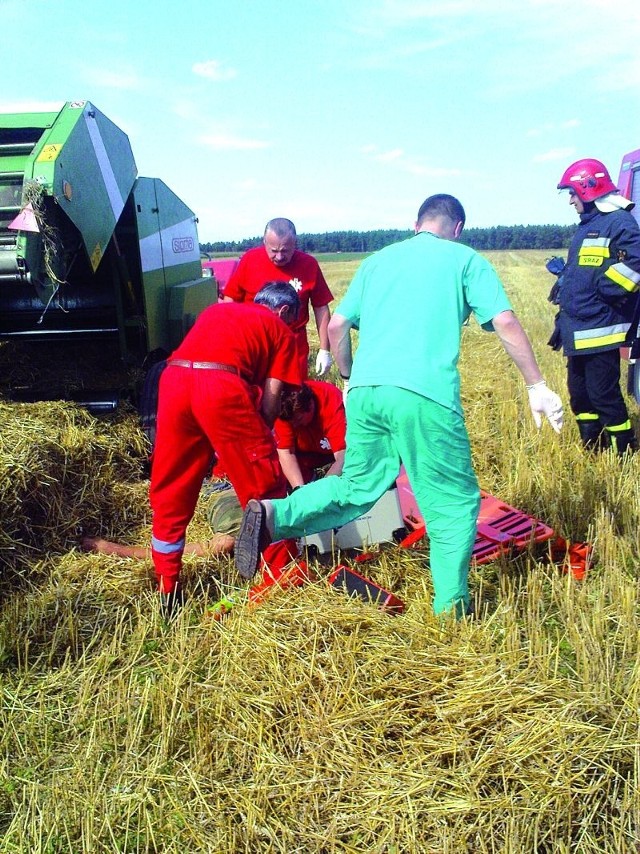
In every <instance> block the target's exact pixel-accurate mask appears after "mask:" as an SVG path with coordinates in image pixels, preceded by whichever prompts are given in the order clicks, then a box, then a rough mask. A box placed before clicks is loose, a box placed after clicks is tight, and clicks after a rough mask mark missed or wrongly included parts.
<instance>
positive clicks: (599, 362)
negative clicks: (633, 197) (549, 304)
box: [556, 158, 640, 454]
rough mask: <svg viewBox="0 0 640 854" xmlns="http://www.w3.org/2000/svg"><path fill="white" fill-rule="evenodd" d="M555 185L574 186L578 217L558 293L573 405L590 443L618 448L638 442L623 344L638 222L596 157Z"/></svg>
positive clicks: (639, 251) (637, 270)
mask: <svg viewBox="0 0 640 854" xmlns="http://www.w3.org/2000/svg"><path fill="white" fill-rule="evenodd" d="M558 189H559V190H568V191H569V204H571V205H573V207H574V208H575V209H576V213H577V214H578V215H579V217H580V224H579V226H578V229H577V231H576V233H575V236H574V237H573V240H572V242H571V246H570V248H569V254H568V258H567V264H566V266H565V268H564V270H563V272H562V277H561V279H560V280H559V281H560V288H559V290H558V294H557V296H556V302H557V303H558V305H559V306H560V311H559V314H558V317H557V323H556V326H557V330H558V332H559V335H560V339H561V343H562V347H563V351H564V355H565V356H566V357H567V385H568V389H569V397H570V406H571V411H572V412H573V413H574V415H575V418H576V421H577V424H578V430H579V431H580V438H581V440H582V443H583V445H584V446H585V447H587V448H602V447H605V446H607V445H610V446H611V447H612V448H613V449H614V450H615V451H616V452H617V453H619V454H621V453H623V452H624V451H626V450H630V451H631V450H635V448H636V446H637V443H636V438H635V435H634V431H633V428H632V426H631V422H630V420H629V414H628V412H627V407H626V405H625V402H624V398H623V396H622V392H621V390H620V346H621V345H623V344H624V342H625V338H626V337H627V333H628V331H629V328H630V326H631V323H632V320H633V315H634V310H635V308H636V302H637V299H638V295H637V294H638V286H639V284H640V228H638V224H637V222H636V221H635V219H634V218H633V216H632V215H631V213H629V211H630V210H631V209H632V208H633V203H632V202H630V201H629V199H625V198H624V197H623V196H621V195H620V194H619V193H618V189H617V187H616V186H615V184H614V183H613V181H612V180H611V178H610V176H609V172H608V171H607V169H606V167H605V166H604V164H603V163H601V162H600V161H599V160H593V159H591V158H586V159H584V160H578V161H576V162H575V163H572V164H571V166H569V167H568V168H567V169H566V170H565V172H564V174H563V175H562V177H561V179H560V181H559V182H558Z"/></svg>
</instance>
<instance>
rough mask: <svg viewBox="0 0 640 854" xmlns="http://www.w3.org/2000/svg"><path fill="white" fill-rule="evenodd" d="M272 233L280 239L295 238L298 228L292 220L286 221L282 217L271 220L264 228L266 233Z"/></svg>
mask: <svg viewBox="0 0 640 854" xmlns="http://www.w3.org/2000/svg"><path fill="white" fill-rule="evenodd" d="M268 231H272V232H273V233H274V234H276V235H277V236H278V237H295V236H296V227H295V225H294V224H293V223H292V222H291V220H290V219H285V218H284V217H282V216H279V217H276V218H275V219H270V220H269V222H268V223H267V224H266V225H265V227H264V233H265V234H266V233H267V232H268Z"/></svg>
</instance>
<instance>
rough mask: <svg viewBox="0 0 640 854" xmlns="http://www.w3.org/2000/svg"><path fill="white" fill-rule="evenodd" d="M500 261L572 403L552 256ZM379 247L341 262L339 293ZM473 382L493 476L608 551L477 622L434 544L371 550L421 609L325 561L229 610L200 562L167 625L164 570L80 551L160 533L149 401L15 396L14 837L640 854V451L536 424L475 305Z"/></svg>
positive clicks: (7, 611) (525, 582) (28, 847)
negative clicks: (120, 403)
mask: <svg viewBox="0 0 640 854" xmlns="http://www.w3.org/2000/svg"><path fill="white" fill-rule="evenodd" d="M487 254H488V256H489V257H490V260H491V261H492V262H493V263H494V264H495V266H496V267H497V269H498V270H499V272H500V275H501V276H502V278H503V280H504V282H505V284H506V286H507V289H508V292H509V294H510V296H511V298H512V301H513V303H514V307H515V308H516V311H517V313H518V315H519V316H520V318H521V320H522V322H523V324H524V326H525V328H526V329H527V331H528V332H529V334H530V336H531V338H532V341H533V342H534V347H535V349H536V352H537V354H538V356H539V361H540V364H541V366H542V370H543V373H544V375H545V376H546V378H547V380H548V382H549V384H550V385H551V386H552V387H553V388H554V389H556V390H557V391H559V392H561V393H562V395H563V397H564V398H565V400H566V392H565V377H564V365H563V359H562V358H561V356H559V354H557V353H553V352H552V351H551V350H550V349H549V348H547V347H546V346H545V341H546V339H547V338H548V335H549V333H550V330H551V324H552V317H553V311H552V308H551V307H550V306H549V305H548V303H547V302H546V294H547V291H548V289H549V287H550V285H551V281H550V278H551V277H550V276H549V274H548V273H546V271H545V270H544V259H545V257H546V254H547V253H544V252H496V253H487ZM549 254H550V253H549ZM356 266H357V262H356V261H349V260H346V259H344V258H340V260H336V261H332V262H324V263H323V268H324V270H325V274H326V276H327V279H328V281H329V283H330V285H331V287H332V289H333V290H334V292H335V293H336V294H337V295H339V294H341V293H342V292H343V291H344V289H345V288H346V286H347V284H348V281H349V280H350V278H351V276H352V274H353V272H354V270H355V268H356ZM312 338H313V329H312ZM312 349H313V346H312ZM334 370H335V369H334ZM461 373H462V380H463V399H464V403H465V408H466V412H467V424H468V428H469V433H470V437H471V441H472V449H473V456H474V462H475V466H476V469H477V472H478V476H479V480H480V483H481V486H482V487H483V488H484V489H486V490H488V491H489V492H491V493H493V494H495V495H498V496H500V498H502V499H503V500H504V501H506V502H508V503H510V504H512V505H514V506H516V507H518V508H520V509H521V510H523V511H525V512H527V513H530V514H532V515H535V516H537V517H538V518H540V519H542V520H543V521H545V522H546V523H547V524H548V525H550V526H552V527H553V528H554V530H556V532H557V533H558V534H560V535H562V536H563V537H565V538H568V539H570V540H572V541H583V540H588V541H589V542H591V543H592V544H593V546H594V555H595V560H594V565H593V567H592V569H591V570H590V572H589V573H588V575H587V577H586V579H585V580H584V581H583V582H578V581H576V580H575V579H574V578H573V576H572V575H571V574H565V573H563V572H562V570H561V568H560V567H559V566H557V565H556V564H554V563H552V562H550V561H549V560H548V555H547V554H546V552H545V550H544V548H542V547H538V548H537V549H533V550H530V551H528V552H525V553H523V554H522V555H520V556H518V557H516V558H513V559H507V558H503V559H501V560H500V561H498V562H496V563H493V564H488V565H484V566H480V567H477V568H475V569H473V570H472V572H471V584H472V589H473V590H474V593H475V596H476V602H477V606H478V610H479V613H480V616H481V619H478V620H476V621H474V622H461V623H455V622H453V621H444V622H442V621H439V620H437V619H435V618H434V617H433V615H432V613H431V609H430V600H431V595H432V591H431V582H430V577H429V571H428V547H426V546H425V547H423V548H420V549H418V550H415V551H403V550H399V549H394V548H391V547H388V548H385V549H383V550H382V551H381V552H380V553H379V555H378V557H377V559H376V560H375V561H373V562H372V563H370V564H367V570H366V572H367V574H368V575H369V576H370V577H372V578H374V579H375V580H376V581H378V582H379V583H380V584H382V585H383V586H386V587H388V588H390V589H393V590H394V592H396V593H397V594H398V595H399V596H400V597H401V598H402V599H403V600H404V601H405V602H406V603H407V610H406V613H405V614H404V615H402V616H400V617H388V616H386V615H385V614H383V613H381V612H379V611H377V610H376V609H374V608H371V607H369V606H367V605H366V604H364V603H360V602H357V601H351V600H348V599H346V598H344V597H343V596H341V595H340V594H338V593H336V592H334V591H331V590H329V589H328V588H327V586H326V584H325V583H324V581H323V580H322V579H323V576H324V575H325V574H326V571H327V568H326V567H325V566H321V565H317V566H316V570H317V571H318V574H319V576H320V580H319V581H318V582H316V583H314V584H310V585H307V586H305V587H303V588H300V589H296V590H292V591H282V592H276V593H274V594H273V595H272V596H271V597H270V598H268V599H267V600H266V602H265V603H264V604H262V605H261V606H260V607H257V608H253V609H249V608H247V607H245V606H243V605H239V606H237V607H236V608H235V609H234V610H233V611H232V612H231V614H229V615H228V616H227V617H226V618H225V619H224V620H223V621H220V622H217V621H214V620H212V619H211V618H210V616H208V608H209V606H210V605H211V603H212V602H213V601H215V600H216V599H217V598H219V596H220V595H221V593H227V594H229V593H231V594H234V593H235V594H236V596H238V597H239V598H241V597H242V593H243V591H242V588H241V587H240V586H239V583H238V578H237V576H236V574H235V572H234V570H233V567H232V564H231V561H230V560H229V559H228V558H219V559H217V560H216V559H209V560H204V559H196V558H190V559H188V560H187V561H186V566H185V580H186V585H187V588H188V593H189V599H188V602H187V605H186V607H185V608H184V610H183V612H182V613H181V614H180V616H179V618H178V619H177V621H176V622H175V623H174V624H172V625H171V626H167V625H166V624H164V623H163V621H162V620H161V618H160V616H159V614H158V610H157V603H156V600H155V595H154V593H153V590H152V584H151V580H150V570H151V567H150V565H149V564H148V563H145V562H135V561H131V560H126V559H119V558H114V557H111V556H105V555H95V554H91V555H90V554H84V553H82V552H80V551H79V550H78V548H77V532H78V529H79V528H83V529H85V530H86V529H87V528H91V529H92V530H89V531H87V532H88V533H102V534H107V535H111V536H118V537H120V538H121V539H127V540H128V541H129V542H143V541H145V540H147V539H148V537H149V514H148V508H147V506H146V483H145V481H144V465H143V463H144V443H142V442H141V441H140V437H139V433H138V428H137V425H136V423H135V417H134V415H133V413H131V412H129V413H127V412H126V411H125V412H123V413H122V414H120V415H119V416H117V417H116V418H114V419H113V420H111V421H110V420H108V419H107V420H106V421H105V420H102V421H96V420H95V419H92V418H91V417H90V416H87V415H85V414H84V413H82V412H78V411H77V410H76V409H75V408H74V407H72V406H70V405H68V404H66V405H60V404H58V405H56V404H46V405H38V407H27V408H24V407H18V405H14V404H12V405H9V404H5V405H3V407H2V413H1V414H2V418H3V432H2V434H1V437H0V438H1V441H2V444H1V445H0V451H1V455H0V460H1V462H2V466H1V467H0V490H2V491H1V492H0V499H1V501H2V504H3V508H4V511H5V512H4V513H3V517H2V518H3V521H2V528H1V531H2V538H1V539H0V558H1V560H2V579H3V586H2V590H1V597H2V610H1V612H0V668H1V677H0V678H1V681H0V691H1V705H0V746H1V750H0V850H2V852H7V854H14V852H15V853H16V854H18V852H19V854H23V852H25V853H26V852H38V854H58V852H60V854H62V852H74V854H75V852H83V854H84V852H87V853H88V852H91V854H93V852H163V854H164V852H185V851H189V852H191V851H203V852H236V851H238V852H286V853H287V854H291V852H305V854H306V852H323V854H324V852H327V854H329V852H332V853H333V852H344V854H353V853H354V852H380V854H383V852H384V854H392V853H393V854H400V852H411V853H412V852H419V854H422V852H451V854H458V852H491V854H494V852H513V854H516V852H517V853H518V854H520V852H614V851H615V852H636V851H637V850H638V845H640V794H639V791H640V787H639V785H638V782H639V779H638V778H639V772H640V748H639V730H640V716H639V711H638V710H639V708H640V666H639V664H638V661H639V652H640V650H639V645H640V633H639V631H638V625H639V622H638V612H639V607H638V569H637V567H638V554H639V551H640V542H639V534H638V531H640V496H639V494H638V483H639V478H638V474H639V472H638V467H639V465H640V462H639V458H637V457H635V458H632V459H627V460H625V461H624V462H620V461H619V460H617V459H615V458H613V457H612V456H611V455H609V454H604V455H602V456H600V457H591V456H585V455H584V454H583V452H582V451H581V449H580V448H579V444H578V436H577V430H576V428H575V425H574V424H573V423H571V420H570V419H568V422H567V425H566V428H565V431H564V432H563V433H562V435H561V436H560V437H557V436H556V435H555V434H554V433H553V432H552V431H551V429H550V428H548V429H543V430H541V431H540V432H537V431H536V430H535V427H534V425H533V423H532V420H531V417H530V415H529V413H528V411H527V410H528V407H527V404H526V393H525V392H524V389H523V384H522V381H521V379H520V377H519V375H518V374H517V371H515V369H514V368H513V367H512V366H511V365H510V363H509V360H508V359H507V358H506V357H505V356H504V354H503V352H502V351H501V348H500V346H499V344H498V343H497V341H496V340H495V336H491V335H487V334H485V333H483V332H481V331H480V330H479V329H478V328H477V326H475V324H473V323H472V324H471V325H470V326H469V327H468V328H466V329H465V331H464V343H463V355H462V359H461ZM42 407H44V409H43V408H42ZM631 411H632V413H633V414H632V417H633V420H634V423H636V422H637V414H636V409H635V405H634V404H632V408H631ZM27 413H28V415H27ZM27 499H28V500H27ZM29 502H30V503H29ZM25 507H26V509H25ZM33 508H36V509H35V510H34V509H33ZM36 510H37V512H36ZM205 519H206V513H205V507H204V506H199V508H198V511H197V514H196V518H195V519H194V522H193V523H192V526H191V529H190V537H191V538H204V537H205V536H206V535H207V534H208V531H207V526H206V521H205Z"/></svg>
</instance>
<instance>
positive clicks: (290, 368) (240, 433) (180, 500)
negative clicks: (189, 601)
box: [149, 282, 301, 614]
mask: <svg viewBox="0 0 640 854" xmlns="http://www.w3.org/2000/svg"><path fill="white" fill-rule="evenodd" d="M299 306H300V302H299V299H298V296H297V294H296V292H295V290H294V289H293V288H292V287H291V285H289V284H287V283H286V282H270V283H268V284H267V285H266V286H265V287H264V288H262V290H261V291H260V292H259V293H258V294H257V295H256V297H255V300H254V303H252V304H250V305H238V304H235V303H217V304H215V305H212V306H209V308H207V309H205V311H203V312H202V314H201V315H200V316H199V317H198V319H197V321H196V323H195V324H194V326H193V327H192V329H191V330H190V332H189V333H188V334H187V336H186V337H185V339H184V341H183V342H182V344H180V346H179V347H178V348H177V349H176V350H175V351H174V352H173V353H172V354H171V356H170V357H169V359H168V360H167V367H166V368H165V370H164V372H163V374H162V377H161V379H160V391H159V399H158V428H157V437H156V445H155V450H154V454H153V465H152V467H151V486H150V493H149V495H150V500H151V509H152V511H153V530H152V541H151V553H152V557H153V563H154V567H155V571H156V577H157V579H158V588H159V591H160V593H161V595H162V603H163V607H164V609H165V612H166V613H167V614H171V612H172V611H173V610H174V608H176V607H177V606H178V605H179V604H180V601H181V594H180V588H179V577H180V569H181V565H182V554H183V551H184V547H185V534H186V530H187V526H188V524H189V522H190V521H191V518H192V516H193V513H194V510H195V507H196V503H197V500H198V495H199V493H200V488H201V486H202V481H203V479H204V478H205V476H206V475H207V473H208V472H209V471H210V469H211V460H212V457H213V453H214V449H215V453H216V455H217V456H218V459H219V460H220V463H221V464H222V466H223V467H224V469H225V471H226V473H227V476H228V478H229V480H230V481H231V484H232V485H233V487H234V489H235V491H236V494H237V496H238V499H239V501H240V504H241V505H242V507H244V506H245V505H246V503H247V501H248V500H249V499H250V498H258V497H259V498H266V497H272V498H275V497H282V496H284V495H286V492H287V483H286V480H285V477H284V475H283V473H282V469H281V468H280V464H279V462H278V453H277V451H276V446H275V442H274V439H273V433H272V427H273V423H274V421H275V418H276V416H277V414H278V411H279V407H280V394H281V391H282V389H283V387H285V384H291V385H294V386H297V385H300V381H301V378H300V369H299V364H298V361H297V360H296V358H295V352H296V343H295V336H294V335H293V333H292V332H291V330H290V329H289V325H290V324H292V323H293V322H295V320H296V318H297V315H298V310H299ZM296 555H297V548H296V544H295V541H294V540H293V541H292V540H290V541H288V542H286V544H285V547H284V549H283V548H281V547H279V546H278V548H277V549H276V550H275V551H274V550H271V549H268V550H267V552H265V555H264V558H265V563H266V564H267V566H269V568H270V569H274V568H281V567H282V566H284V565H285V564H286V563H288V562H289V561H290V560H292V559H293V558H294V557H295V556H296Z"/></svg>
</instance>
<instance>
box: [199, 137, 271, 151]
mask: <svg viewBox="0 0 640 854" xmlns="http://www.w3.org/2000/svg"><path fill="white" fill-rule="evenodd" d="M198 142H199V143H200V144H201V145H206V146H208V147H209V148H215V149H217V150H221V149H229V150H232V151H252V150H257V149H260V148H269V147H270V146H271V143H270V142H267V141H266V140H263V139H247V138H242V137H239V136H234V135H233V134H226V133H210V134H205V135H203V136H200V137H198Z"/></svg>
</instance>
